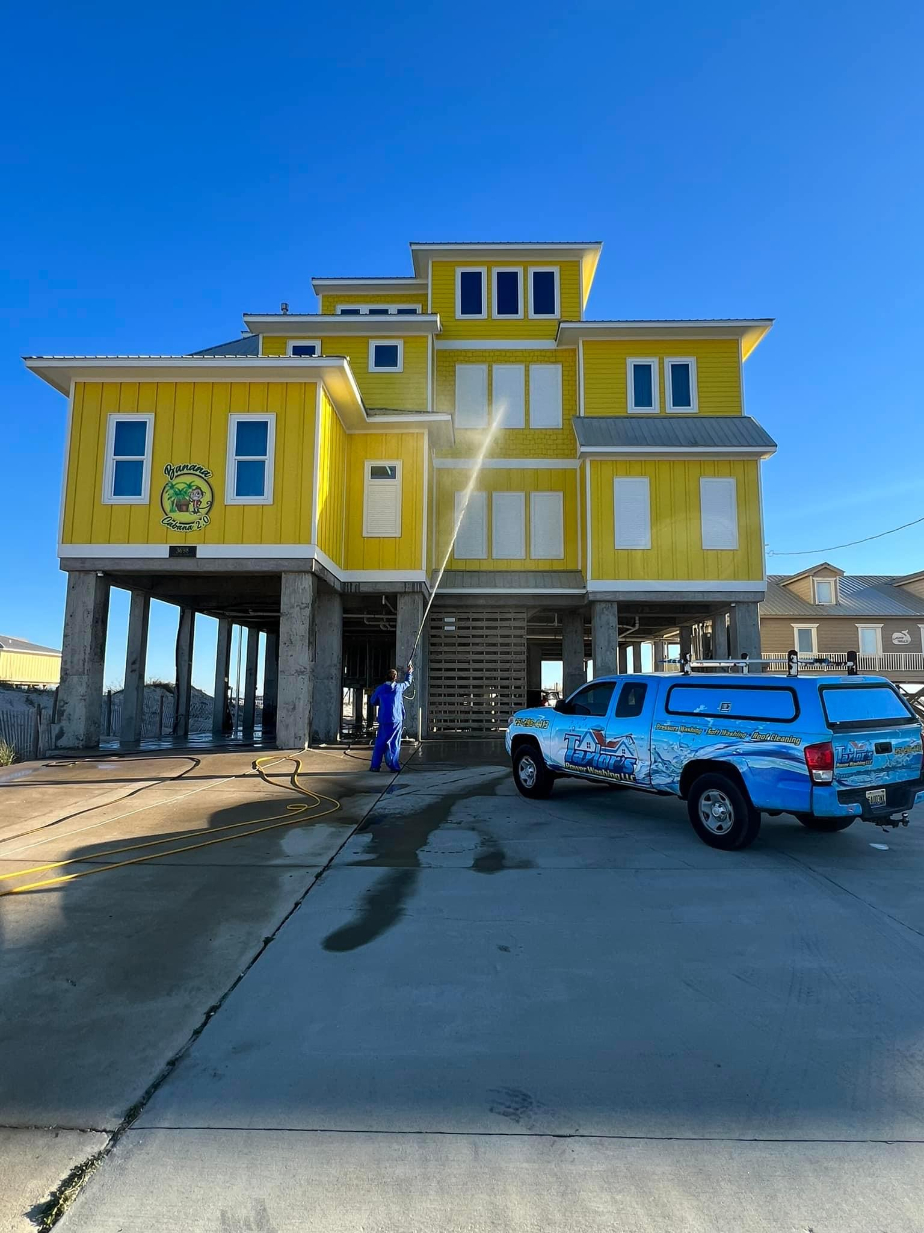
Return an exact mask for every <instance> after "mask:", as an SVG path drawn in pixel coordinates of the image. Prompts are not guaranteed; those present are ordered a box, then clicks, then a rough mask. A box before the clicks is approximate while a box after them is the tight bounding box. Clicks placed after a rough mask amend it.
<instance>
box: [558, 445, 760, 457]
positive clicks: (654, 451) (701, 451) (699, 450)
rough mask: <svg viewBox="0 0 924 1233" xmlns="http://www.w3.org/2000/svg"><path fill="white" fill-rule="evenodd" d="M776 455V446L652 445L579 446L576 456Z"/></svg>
mask: <svg viewBox="0 0 924 1233" xmlns="http://www.w3.org/2000/svg"><path fill="white" fill-rule="evenodd" d="M775 453H776V446H775V445H774V446H773V448H772V449H771V448H770V447H769V446H760V447H759V448H758V447H755V448H754V449H742V448H740V447H739V446H733V445H732V446H728V445H716V446H709V447H708V449H707V448H705V447H701V446H690V447H689V449H681V448H680V447H678V446H676V445H675V446H653V445H625V446H621V445H579V446H578V455H579V456H580V457H584V456H585V455H588V454H592V455H593V456H594V457H595V458H625V457H632V456H636V457H638V456H641V457H645V458H647V457H650V456H652V455H657V457H658V458H752V459H753V458H756V459H762V458H770V457H771V456H772V455H773V454H775Z"/></svg>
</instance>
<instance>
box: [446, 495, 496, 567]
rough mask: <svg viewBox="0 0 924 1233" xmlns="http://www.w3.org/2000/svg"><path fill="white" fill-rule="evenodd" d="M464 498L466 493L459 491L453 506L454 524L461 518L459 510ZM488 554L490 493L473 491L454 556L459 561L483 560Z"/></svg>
mask: <svg viewBox="0 0 924 1233" xmlns="http://www.w3.org/2000/svg"><path fill="white" fill-rule="evenodd" d="M464 500H465V493H464V492H457V493H456V499H455V506H454V508H453V524H452V525H453V526H455V525H456V523H457V522H458V520H459V511H460V510H461V509H462V502H463V501H464ZM487 555H488V494H487V493H486V492H473V493H472V495H471V497H470V498H469V502H468V505H467V506H466V509H465V513H464V515H463V516H462V522H461V524H460V526H459V534H458V535H457V536H456V545H455V548H454V549H453V556H454V557H455V558H456V560H457V561H483V560H484V559H485V557H486V556H487Z"/></svg>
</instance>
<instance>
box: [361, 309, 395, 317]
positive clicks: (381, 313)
mask: <svg viewBox="0 0 924 1233" xmlns="http://www.w3.org/2000/svg"><path fill="white" fill-rule="evenodd" d="M366 312H367V313H368V315H369V316H370V317H387V316H388V309H387V308H367V309H366ZM360 316H362V314H360Z"/></svg>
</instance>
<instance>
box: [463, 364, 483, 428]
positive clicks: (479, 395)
mask: <svg viewBox="0 0 924 1233" xmlns="http://www.w3.org/2000/svg"><path fill="white" fill-rule="evenodd" d="M487 426H488V366H487V364H457V365H456V428H487Z"/></svg>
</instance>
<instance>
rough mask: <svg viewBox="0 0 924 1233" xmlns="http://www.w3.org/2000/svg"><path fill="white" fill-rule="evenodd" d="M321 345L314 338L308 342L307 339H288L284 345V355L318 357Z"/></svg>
mask: <svg viewBox="0 0 924 1233" xmlns="http://www.w3.org/2000/svg"><path fill="white" fill-rule="evenodd" d="M320 354H321V343H320V341H319V340H318V339H317V338H315V339H312V340H311V341H309V340H308V339H307V338H290V339H289V341H288V342H287V343H286V355H305V356H312V355H320Z"/></svg>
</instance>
